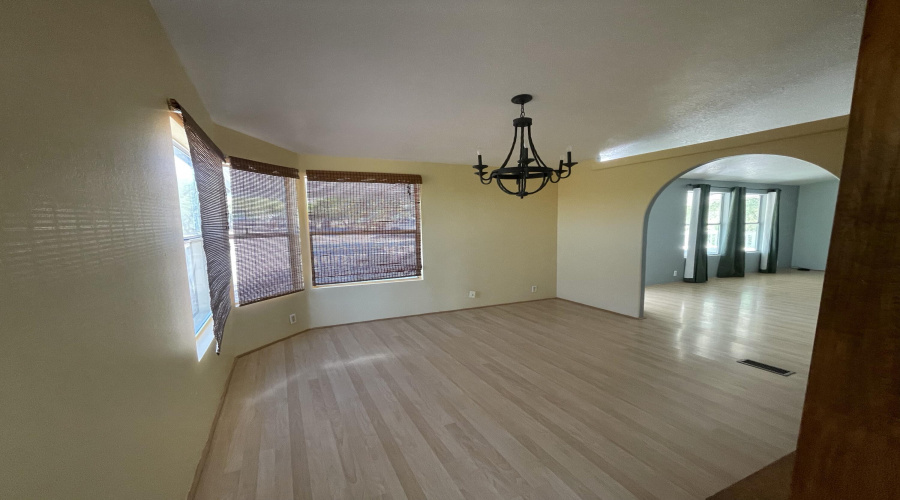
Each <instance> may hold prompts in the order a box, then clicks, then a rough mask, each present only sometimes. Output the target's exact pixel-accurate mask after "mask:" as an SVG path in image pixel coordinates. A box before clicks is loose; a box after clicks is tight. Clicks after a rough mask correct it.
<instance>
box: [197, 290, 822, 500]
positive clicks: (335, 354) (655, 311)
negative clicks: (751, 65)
mask: <svg viewBox="0 0 900 500" xmlns="http://www.w3.org/2000/svg"><path fill="white" fill-rule="evenodd" d="M822 277H823V274H822V273H817V272H809V273H801V272H789V273H784V274H775V275H757V274H752V275H748V276H747V277H746V278H743V279H738V278H733V279H713V280H711V281H710V282H709V283H707V284H704V285H694V284H685V283H672V284H667V285H657V286H653V287H649V288H648V289H647V294H646V297H647V300H646V319H644V320H636V319H631V318H627V317H624V316H619V315H616V314H612V313H608V312H604V311H600V310H597V309H592V308H589V307H585V306H582V305H578V304H574V303H571V302H566V301H563V300H557V299H551V300H544V301H537V302H528V303H521V304H512V305H504V306H495V307H490V308H483V309H473V310H464V311H455V312H447V313H439V314H431V315H423V316H416V317H409V318H401V319H392V320H382V321H372V322H368V323H360V324H354V325H349V326H337V327H329V328H323V329H317V330H312V331H309V332H307V333H304V334H301V335H298V336H295V337H292V338H290V339H287V340H286V341H283V342H280V343H277V344H274V345H272V346H269V347H267V348H265V349H263V350H260V351H257V352H254V353H252V354H249V355H247V356H244V357H242V358H240V359H238V361H237V364H236V367H235V372H234V375H233V378H232V381H231V384H230V387H229V389H228V393H227V397H226V400H225V404H224V407H223V410H222V414H221V417H220V420H219V422H218V425H217V428H216V430H215V434H214V436H213V441H212V444H211V450H210V454H209V458H208V460H207V462H206V466H205V468H204V470H203V472H202V475H201V478H200V484H199V488H198V494H197V497H196V498H198V499H217V500H218V499H237V498H242V499H243V498H248V499H249V498H258V499H278V498H317V499H332V498H340V499H344V498H346V499H356V498H429V499H441V498H469V499H491V498H547V499H565V498H605V499H631V498H662V499H669V500H677V499H694V498H706V497H707V496H709V495H712V494H713V493H715V492H717V491H719V490H721V489H723V488H724V487H726V486H728V485H730V484H732V483H734V482H735V481H737V480H739V479H741V478H743V477H745V476H747V475H749V474H751V473H752V472H754V471H756V470H758V469H760V468H762V467H763V466H765V465H766V464H769V463H770V462H773V461H774V460H776V459H778V458H780V457H782V456H783V455H785V454H787V453H789V452H790V451H792V450H793V449H794V446H795V443H796V439H797V432H798V428H799V421H800V411H801V407H802V403H803V395H804V390H805V387H806V380H807V372H808V366H809V358H810V353H811V350H812V338H813V333H814V329H815V321H816V316H817V309H818V303H819V295H820V293H821V288H822ZM598 286H599V285H598ZM744 357H749V358H752V359H756V360H759V361H762V362H765V363H769V364H772V365H776V366H780V367H784V368H788V369H790V370H794V371H796V372H797V374H796V375H793V376H791V377H781V376H777V375H774V374H771V373H767V372H764V371H761V370H758V369H754V368H751V367H748V366H744V365H740V364H738V363H736V360H737V359H740V358H744Z"/></svg>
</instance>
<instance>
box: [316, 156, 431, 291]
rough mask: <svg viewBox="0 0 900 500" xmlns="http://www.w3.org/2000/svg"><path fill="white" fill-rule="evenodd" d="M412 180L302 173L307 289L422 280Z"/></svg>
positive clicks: (415, 183) (414, 181)
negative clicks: (309, 259) (308, 266)
mask: <svg viewBox="0 0 900 500" xmlns="http://www.w3.org/2000/svg"><path fill="white" fill-rule="evenodd" d="M421 183H422V178H421V177H420V176H418V175H400V174H378V173H362V172H331V171H320V170H310V171H308V172H307V173H306V193H307V204H308V210H309V234H310V246H311V247H312V267H313V269H312V275H313V285H314V286H320V285H332V284H344V283H358V282H363V281H374V280H387V279H398V278H413V277H421V276H422V236H421V221H420V210H419V187H420V185H421Z"/></svg>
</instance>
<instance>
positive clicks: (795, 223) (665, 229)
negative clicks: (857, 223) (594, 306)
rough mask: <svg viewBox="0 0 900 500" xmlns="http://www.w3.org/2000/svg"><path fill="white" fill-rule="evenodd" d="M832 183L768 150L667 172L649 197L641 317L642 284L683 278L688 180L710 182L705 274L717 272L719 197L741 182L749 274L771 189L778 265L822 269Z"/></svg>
mask: <svg viewBox="0 0 900 500" xmlns="http://www.w3.org/2000/svg"><path fill="white" fill-rule="evenodd" d="M838 182H839V179H838V178H837V177H836V176H834V175H833V174H832V173H830V172H829V171H827V170H825V169H823V168H821V167H819V166H817V165H815V164H813V163H810V162H807V161H805V160H801V159H798V158H794V157H790V156H783V155H770V154H747V155H735V156H727V157H723V158H718V159H715V160H712V161H709V162H706V163H703V164H701V165H697V166H694V167H692V168H690V169H688V170H687V171H685V172H683V173H681V174H680V175H678V176H676V177H674V178H672V179H671V180H670V181H669V182H668V183H666V185H665V186H663V187H662V188H661V189H660V190H659V191H658V192H657V193H656V195H655V196H654V197H653V200H652V202H651V203H650V205H649V206H648V207H647V213H646V216H645V220H644V244H643V259H642V273H641V290H642V291H641V315H642V316H643V314H644V302H645V297H646V292H645V288H646V287H647V286H652V285H658V284H663V283H670V282H676V281H682V279H683V272H684V268H685V262H684V259H685V254H684V252H685V250H686V247H687V246H688V243H687V241H686V238H687V233H688V230H689V226H690V220H689V218H686V214H687V213H689V211H690V207H689V205H688V199H689V198H690V197H691V194H690V192H689V190H688V187H689V186H694V185H700V184H706V185H709V186H710V188H711V191H710V201H711V204H710V206H711V207H712V210H711V212H710V219H709V220H708V221H707V222H710V223H711V224H706V226H707V227H706V229H707V230H708V232H709V236H708V261H709V266H708V269H709V271H708V272H709V274H710V275H711V276H715V274H716V266H717V265H718V263H719V259H720V256H721V246H722V241H723V238H722V237H723V234H722V230H723V226H724V224H725V221H724V220H722V216H723V208H724V207H723V206H722V203H723V196H727V192H728V191H729V190H732V189H733V188H734V187H739V186H742V187H745V188H746V189H747V194H746V196H747V205H746V206H747V210H748V217H747V218H746V220H747V222H746V224H747V226H746V228H745V229H746V230H745V243H746V244H747V245H746V251H747V259H746V271H747V272H755V269H756V267H757V266H758V262H759V249H758V248H757V244H758V243H759V237H758V235H759V232H758V231H759V227H760V225H759V224H760V222H759V212H758V210H759V207H760V205H759V203H760V196H761V195H762V193H765V192H766V191H767V190H772V189H778V190H780V191H781V193H782V194H781V199H782V203H781V217H780V219H781V220H780V224H779V226H780V228H779V229H780V231H779V234H780V242H781V248H780V252H779V255H778V259H777V260H778V262H777V268H779V269H789V268H791V267H794V268H804V269H815V270H824V265H825V257H826V255H827V247H828V241H829V238H830V233H831V219H832V218H833V216H834V203H835V200H836V198H837V185H838ZM801 192H802V193H801ZM801 194H802V196H801ZM801 199H802V201H801ZM795 243H796V244H795Z"/></svg>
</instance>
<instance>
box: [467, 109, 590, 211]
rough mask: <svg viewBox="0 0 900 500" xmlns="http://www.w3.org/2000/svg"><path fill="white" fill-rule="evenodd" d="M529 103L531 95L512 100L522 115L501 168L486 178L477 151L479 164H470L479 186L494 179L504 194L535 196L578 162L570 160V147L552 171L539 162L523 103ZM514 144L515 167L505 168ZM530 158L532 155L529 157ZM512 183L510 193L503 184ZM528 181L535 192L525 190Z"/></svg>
mask: <svg viewBox="0 0 900 500" xmlns="http://www.w3.org/2000/svg"><path fill="white" fill-rule="evenodd" d="M530 101H531V95H530V94H520V95H517V96H515V97H513V98H512V102H513V104H518V105H520V106H521V107H522V112H521V113H520V114H519V117H518V118H516V119H514V120H513V127H514V132H513V142H512V146H511V147H510V148H509V154H507V155H506V160H504V161H503V165H500V168H498V169H495V170H492V171H491V172H490V173H489V174H487V175H485V173H484V170H485V169H486V168H488V166H487V165H484V164H483V163H482V162H481V151H477V152H476V154H477V155H478V165H472V168H474V169H476V170H477V172H475V175H477V176H478V178H479V179H480V180H481V183H482V184H484V185H488V184H490V183H491V182H493V181H494V179H497V185H498V186H500V189H501V190H503V192H504V193H507V194H511V195H514V196H518V197H519V198H524V197H526V196H528V195H530V194H534V193H537V192H538V191H540V190H541V189H544V186H546V185H547V183H548V182H552V183H554V184H556V183H557V182H559V181H560V180H561V179H565V178H566V177H568V176H570V175H572V167H574V166H575V165H577V164H578V162H574V161H572V148H571V147H570V148H569V150H568V151H567V152H566V159H565V161H563V158H562V157H560V158H559V167H558V168H556V169H555V170H554V169H552V168H550V167H548V166H547V164H546V163H544V160H542V159H541V155H539V154H538V152H537V149H535V147H534V141H532V140H531V118H528V117H527V116H525V103H527V102H530ZM526 135H527V136H528V142H527V144H526V141H525V136H526ZM516 143H518V145H519V160H518V162H516V166H515V167H507V165H508V164H509V159H510V158H512V154H513V151H515V150H516ZM529 150H530V151H529ZM530 155H534V156H533V157H531V156H530ZM532 164H533V165H532ZM513 180H514V181H516V188H515V190H512V189H510V188H508V187H506V185H505V184H503V181H513ZM529 180H531V181H532V182H531V185H532V187H535V186H537V188H536V189H533V190H532V191H529V190H528V183H529Z"/></svg>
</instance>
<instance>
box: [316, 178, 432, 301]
mask: <svg viewBox="0 0 900 500" xmlns="http://www.w3.org/2000/svg"><path fill="white" fill-rule="evenodd" d="M344 173H347V174H350V175H373V176H378V175H406V174H379V173H375V172H358V171H357V172H344ZM414 177H418V176H414ZM313 182H323V181H317V180H314V181H313ZM347 182H348V183H349V182H354V181H347ZM309 183H310V180H309V175H308V173H307V172H304V174H303V195H304V200H303V201H304V202H305V207H306V220H305V225H306V234H307V238H308V245H309V246H308V248H309V262H310V266H309V267H310V269H309V273H310V276H311V279H310V284H309V286H310V287H311V288H335V287H346V286H360V285H374V284H384V283H404V282H413V281H423V280H424V279H425V256H424V253H425V252H424V245H423V243H422V241H423V235H422V225H423V222H422V205H421V202H422V197H421V192H422V183H421V180H420V181H419V182H418V183H415V184H417V185H418V188H417V191H418V193H417V203H416V204H415V205H416V206H415V210H416V227H415V229H410V230H392V232H393V233H394V234H411V235H414V236H415V238H416V241H417V243H416V251H417V256H416V258H417V260H418V262H419V265H420V270H419V275H418V276H401V277H396V278H376V279H366V280H358V281H347V282H342V283H321V284H317V283H316V274H315V268H316V252H315V251H314V237H315V236H327V235H329V234H330V233H331V232H330V231H326V232H323V231H314V230H313V227H312V223H311V220H310V216H311V212H310V210H309V206H310V190H309ZM371 234H374V235H378V234H385V233H384V232H383V231H371Z"/></svg>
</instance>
